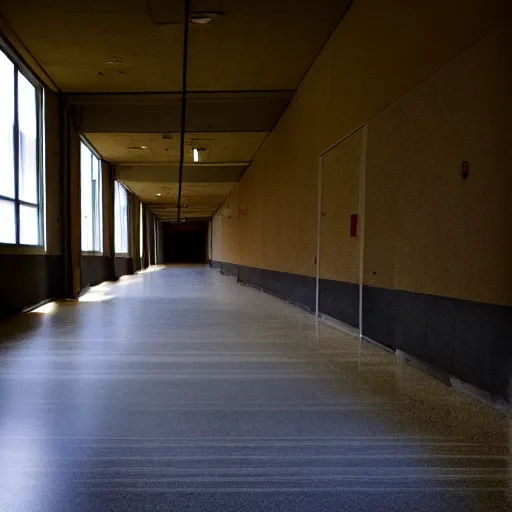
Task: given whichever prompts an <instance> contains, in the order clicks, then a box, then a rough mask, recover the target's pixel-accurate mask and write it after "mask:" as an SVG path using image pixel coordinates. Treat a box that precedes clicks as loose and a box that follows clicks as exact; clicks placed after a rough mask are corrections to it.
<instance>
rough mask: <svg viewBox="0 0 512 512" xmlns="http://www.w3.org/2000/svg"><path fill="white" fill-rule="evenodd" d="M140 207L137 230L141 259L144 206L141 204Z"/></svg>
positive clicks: (142, 252) (142, 251)
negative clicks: (138, 228)
mask: <svg viewBox="0 0 512 512" xmlns="http://www.w3.org/2000/svg"><path fill="white" fill-rule="evenodd" d="M139 209H140V219H139V221H140V232H139V254H140V260H141V261H142V256H143V254H144V207H143V206H142V204H141V205H140V207H139Z"/></svg>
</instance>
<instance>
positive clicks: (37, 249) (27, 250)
mask: <svg viewBox="0 0 512 512" xmlns="http://www.w3.org/2000/svg"><path fill="white" fill-rule="evenodd" d="M46 253H47V251H46V249H45V248H44V246H42V245H21V244H4V243H0V254H36V255H37V254H39V255H41V254H46Z"/></svg>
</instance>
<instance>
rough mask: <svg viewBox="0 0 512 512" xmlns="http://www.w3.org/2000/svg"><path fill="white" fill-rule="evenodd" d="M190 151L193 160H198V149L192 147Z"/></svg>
mask: <svg viewBox="0 0 512 512" xmlns="http://www.w3.org/2000/svg"><path fill="white" fill-rule="evenodd" d="M192 153H193V155H194V162H199V149H197V148H194V149H193V150H192Z"/></svg>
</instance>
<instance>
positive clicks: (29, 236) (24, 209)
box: [20, 204, 39, 245]
mask: <svg viewBox="0 0 512 512" xmlns="http://www.w3.org/2000/svg"><path fill="white" fill-rule="evenodd" d="M20 244H26V245H38V244H39V212H38V209H37V206H26V205H23V204H22V205H20Z"/></svg>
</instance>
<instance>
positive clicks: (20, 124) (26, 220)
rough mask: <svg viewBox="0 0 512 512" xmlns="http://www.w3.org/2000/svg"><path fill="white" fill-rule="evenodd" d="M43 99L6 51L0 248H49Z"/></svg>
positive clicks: (0, 119)
mask: <svg viewBox="0 0 512 512" xmlns="http://www.w3.org/2000/svg"><path fill="white" fill-rule="evenodd" d="M42 98H43V89H42V87H41V86H40V85H39V84H37V83H36V82H35V81H32V79H29V78H28V77H27V76H25V74H24V72H22V71H21V70H20V69H19V68H18V65H17V63H16V62H15V61H14V60H11V59H10V58H9V57H8V56H7V54H6V53H5V52H3V51H2V50H0V219H1V222H0V243H7V244H22V245H42V243H43V240H42V238H43V237H42V220H41V218H42V215H41V197H42V181H43V180H42V158H41V154H42V144H41V140H42V129H41V127H42V123H41V110H42Z"/></svg>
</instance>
